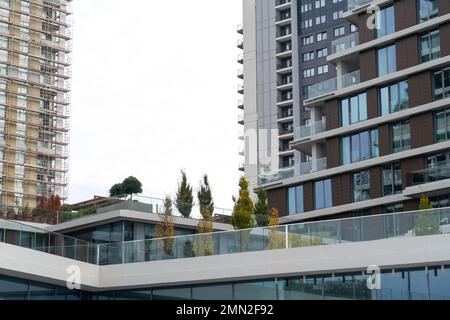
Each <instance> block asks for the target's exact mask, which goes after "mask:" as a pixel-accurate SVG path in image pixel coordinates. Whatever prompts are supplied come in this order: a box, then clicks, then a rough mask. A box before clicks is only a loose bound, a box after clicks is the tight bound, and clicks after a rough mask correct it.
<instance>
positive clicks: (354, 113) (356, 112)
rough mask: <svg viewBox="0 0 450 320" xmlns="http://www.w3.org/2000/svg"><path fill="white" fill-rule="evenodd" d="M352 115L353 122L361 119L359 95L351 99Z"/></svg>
mask: <svg viewBox="0 0 450 320" xmlns="http://www.w3.org/2000/svg"><path fill="white" fill-rule="evenodd" d="M350 117H351V123H356V122H358V121H359V106H358V97H357V96H355V97H352V98H351V99H350Z"/></svg>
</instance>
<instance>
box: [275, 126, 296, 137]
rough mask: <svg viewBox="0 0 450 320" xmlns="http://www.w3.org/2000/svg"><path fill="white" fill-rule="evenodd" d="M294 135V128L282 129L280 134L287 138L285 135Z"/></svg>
mask: <svg viewBox="0 0 450 320" xmlns="http://www.w3.org/2000/svg"><path fill="white" fill-rule="evenodd" d="M293 133H294V128H293V126H290V127H287V128H281V129H280V130H279V132H278V136H280V137H281V136H285V135H290V134H293Z"/></svg>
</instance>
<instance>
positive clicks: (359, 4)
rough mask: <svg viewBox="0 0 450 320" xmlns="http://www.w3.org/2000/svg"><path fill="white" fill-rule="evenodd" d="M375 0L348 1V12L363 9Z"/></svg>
mask: <svg viewBox="0 0 450 320" xmlns="http://www.w3.org/2000/svg"><path fill="white" fill-rule="evenodd" d="M372 1H373V0H348V2H347V10H348V11H350V10H353V9H355V8H358V7H362V6H364V5H366V4H368V3H371V2H372Z"/></svg>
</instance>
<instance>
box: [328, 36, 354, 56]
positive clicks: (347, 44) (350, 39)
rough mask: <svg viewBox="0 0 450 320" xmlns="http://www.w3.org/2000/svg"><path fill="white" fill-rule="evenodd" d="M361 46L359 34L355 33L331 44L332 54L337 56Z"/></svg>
mask: <svg viewBox="0 0 450 320" xmlns="http://www.w3.org/2000/svg"><path fill="white" fill-rule="evenodd" d="M357 45H359V33H358V32H354V33H351V34H349V35H348V36H346V37H342V38H338V39H336V40H334V41H332V42H331V54H336V53H339V52H341V51H344V50H347V49H350V48H353V47H356V46H357Z"/></svg>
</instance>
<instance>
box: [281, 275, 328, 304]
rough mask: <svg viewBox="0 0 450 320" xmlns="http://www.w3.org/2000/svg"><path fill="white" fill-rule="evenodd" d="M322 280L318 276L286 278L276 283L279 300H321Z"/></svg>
mask: <svg viewBox="0 0 450 320" xmlns="http://www.w3.org/2000/svg"><path fill="white" fill-rule="evenodd" d="M322 290H323V288H322V278H321V277H320V276H316V277H314V276H308V277H305V278H303V277H296V278H286V279H283V280H280V281H279V283H278V294H279V298H280V300H319V299H322V297H323V293H322Z"/></svg>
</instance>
